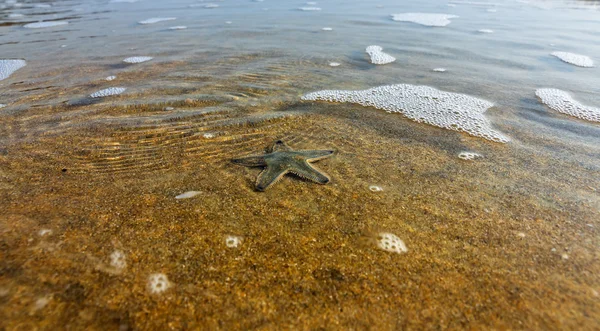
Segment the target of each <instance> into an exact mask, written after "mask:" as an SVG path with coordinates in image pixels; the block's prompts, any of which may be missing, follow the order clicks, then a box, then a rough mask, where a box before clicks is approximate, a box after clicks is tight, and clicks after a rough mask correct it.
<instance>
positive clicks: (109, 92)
mask: <svg viewBox="0 0 600 331" xmlns="http://www.w3.org/2000/svg"><path fill="white" fill-rule="evenodd" d="M125 90H127V89H126V88H125V87H109V88H107V89H104V90H100V91H98V92H94V93H92V94H90V97H92V98H103V97H108V96H111V95H119V94H121V93H123V92H125Z"/></svg>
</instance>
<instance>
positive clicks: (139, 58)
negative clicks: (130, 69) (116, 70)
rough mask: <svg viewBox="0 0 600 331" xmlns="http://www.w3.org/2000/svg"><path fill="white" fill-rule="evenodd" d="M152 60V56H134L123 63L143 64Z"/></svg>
mask: <svg viewBox="0 0 600 331" xmlns="http://www.w3.org/2000/svg"><path fill="white" fill-rule="evenodd" d="M152 59H153V57H151V56H132V57H128V58H126V59H125V60H123V62H125V63H142V62H146V61H150V60H152Z"/></svg>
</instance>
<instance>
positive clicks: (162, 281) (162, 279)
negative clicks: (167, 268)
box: [148, 274, 171, 294]
mask: <svg viewBox="0 0 600 331" xmlns="http://www.w3.org/2000/svg"><path fill="white" fill-rule="evenodd" d="M170 287H171V282H169V278H167V275H165V274H152V275H150V277H148V291H150V293H152V294H159V293H162V292H164V291H166V290H168V289H169V288H170Z"/></svg>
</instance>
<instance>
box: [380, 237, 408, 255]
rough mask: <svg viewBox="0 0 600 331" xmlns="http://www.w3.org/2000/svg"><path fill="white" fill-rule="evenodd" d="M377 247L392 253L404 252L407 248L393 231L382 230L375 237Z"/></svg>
mask: <svg viewBox="0 0 600 331" xmlns="http://www.w3.org/2000/svg"><path fill="white" fill-rule="evenodd" d="M377 247H379V248H381V249H383V250H384V251H388V252H392V253H398V254H401V253H406V252H408V248H406V244H404V241H402V239H400V238H398V236H396V235H395V234H393V233H387V232H382V233H380V234H379V235H378V238H377Z"/></svg>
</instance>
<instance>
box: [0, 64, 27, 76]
mask: <svg viewBox="0 0 600 331" xmlns="http://www.w3.org/2000/svg"><path fill="white" fill-rule="evenodd" d="M26 65H27V62H25V60H0V80H4V79H6V78H8V77H10V75H12V74H13V73H14V72H15V71H17V70H19V69H21V68H23V67H24V66H26Z"/></svg>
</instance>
